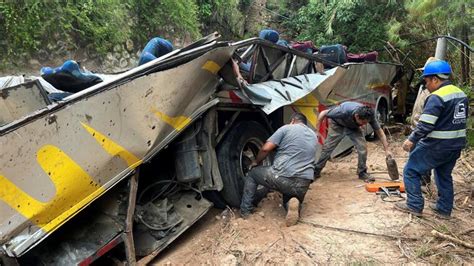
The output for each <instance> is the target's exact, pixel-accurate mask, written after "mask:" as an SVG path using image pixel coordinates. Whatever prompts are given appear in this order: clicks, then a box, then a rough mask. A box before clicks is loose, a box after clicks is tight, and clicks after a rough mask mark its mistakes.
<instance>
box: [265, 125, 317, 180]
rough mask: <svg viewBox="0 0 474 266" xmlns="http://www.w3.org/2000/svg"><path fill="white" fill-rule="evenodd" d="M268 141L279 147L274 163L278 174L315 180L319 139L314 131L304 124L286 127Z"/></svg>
mask: <svg viewBox="0 0 474 266" xmlns="http://www.w3.org/2000/svg"><path fill="white" fill-rule="evenodd" d="M268 140H269V141H271V142H273V143H275V144H276V145H277V146H278V148H277V152H276V154H275V159H274V162H273V169H274V170H275V172H276V174H278V175H279V176H286V177H300V178H305V179H310V180H312V179H313V171H314V160H315V154H316V143H317V137H316V133H315V132H314V131H313V130H312V129H310V128H309V127H308V126H306V125H304V124H302V123H299V124H290V125H285V126H282V127H281V128H280V129H278V130H277V131H276V132H275V134H273V135H272V136H271V137H270V138H269V139H268Z"/></svg>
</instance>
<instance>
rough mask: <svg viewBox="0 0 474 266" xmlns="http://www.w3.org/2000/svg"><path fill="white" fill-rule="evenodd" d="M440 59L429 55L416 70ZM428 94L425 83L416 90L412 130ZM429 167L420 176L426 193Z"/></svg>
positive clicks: (429, 174) (411, 120)
mask: <svg viewBox="0 0 474 266" xmlns="http://www.w3.org/2000/svg"><path fill="white" fill-rule="evenodd" d="M438 60H440V59H438V58H436V57H429V58H428V59H427V60H426V63H425V65H424V66H423V67H422V68H418V69H417V70H420V71H423V70H424V69H425V67H426V66H427V65H428V64H429V63H431V62H434V61H438ZM428 96H430V92H429V90H426V89H425V84H422V86H420V90H419V92H418V96H417V97H416V101H415V105H413V111H412V114H411V118H410V124H411V129H412V130H414V129H415V127H416V125H417V124H418V120H419V119H420V116H421V113H422V112H423V106H425V102H426V99H427V98H428ZM430 185H431V169H430V170H428V171H427V172H426V173H424V174H423V175H422V176H421V191H422V192H423V193H428V192H430V191H431V189H430Z"/></svg>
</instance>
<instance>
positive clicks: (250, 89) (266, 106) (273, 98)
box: [244, 68, 336, 114]
mask: <svg viewBox="0 0 474 266" xmlns="http://www.w3.org/2000/svg"><path fill="white" fill-rule="evenodd" d="M335 71H336V69H335V68H334V69H330V70H328V71H326V73H325V74H326V75H321V74H317V73H316V74H306V75H300V76H295V77H289V78H284V79H281V80H278V81H274V80H272V81H267V82H262V83H256V84H250V85H249V86H245V87H244V92H245V93H246V95H247V96H248V97H249V99H250V101H251V102H252V103H253V104H256V105H262V107H261V109H262V110H263V111H264V112H265V113H266V114H270V113H272V112H273V111H275V110H276V109H278V108H280V107H282V106H285V105H290V104H292V103H293V102H296V101H298V100H299V99H301V98H303V97H305V96H306V95H308V94H310V93H311V92H312V91H314V90H315V89H317V88H318V86H319V85H320V84H321V83H323V82H324V81H325V80H327V79H328V78H331V77H332V75H333V74H334V73H335Z"/></svg>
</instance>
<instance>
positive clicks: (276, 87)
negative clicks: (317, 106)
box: [244, 63, 397, 114]
mask: <svg viewBox="0 0 474 266" xmlns="http://www.w3.org/2000/svg"><path fill="white" fill-rule="evenodd" d="M396 70H397V66H396V65H393V64H385V63H362V64H348V65H345V66H344V67H335V68H332V69H329V70H326V71H325V75H322V74H319V73H313V74H306V75H299V76H295V77H289V78H284V79H281V80H277V81H275V80H272V81H267V82H262V83H256V84H250V85H248V86H246V87H244V92H245V94H246V96H247V97H248V98H249V99H250V101H251V102H252V103H253V104H256V105H261V106H262V107H261V109H262V110H263V111H264V112H265V113H267V114H270V113H272V112H273V111H275V110H276V109H278V108H280V107H282V106H286V105H290V104H292V103H294V102H296V101H298V100H300V99H302V98H304V97H305V96H307V95H308V94H310V93H313V96H314V97H315V98H316V99H317V101H318V102H320V103H324V104H325V105H328V106H330V105H335V104H338V103H340V102H343V101H349V100H353V101H359V102H363V103H365V104H367V105H369V106H372V107H375V104H376V100H377V98H378V97H379V96H380V95H381V94H387V93H389V92H390V90H391V87H390V82H391V81H392V79H393V77H394V76H395V74H396Z"/></svg>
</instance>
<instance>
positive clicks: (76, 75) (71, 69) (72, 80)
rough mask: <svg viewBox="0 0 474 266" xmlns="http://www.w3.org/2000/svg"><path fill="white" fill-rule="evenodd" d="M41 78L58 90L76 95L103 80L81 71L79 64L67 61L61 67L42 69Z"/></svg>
mask: <svg viewBox="0 0 474 266" xmlns="http://www.w3.org/2000/svg"><path fill="white" fill-rule="evenodd" d="M40 72H41V77H42V78H43V79H44V80H46V81H47V82H49V83H50V84H51V85H53V86H54V87H55V88H56V89H58V90H62V91H66V92H71V93H76V92H79V91H81V90H84V89H86V88H89V87H91V86H93V85H95V84H97V83H100V82H102V79H101V78H100V77H98V76H97V75H95V74H92V73H90V72H84V71H81V69H80V67H79V64H78V63H77V62H76V61H74V60H67V61H66V62H64V64H63V65H62V66H60V67H56V68H51V67H42V68H41V71H40Z"/></svg>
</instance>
